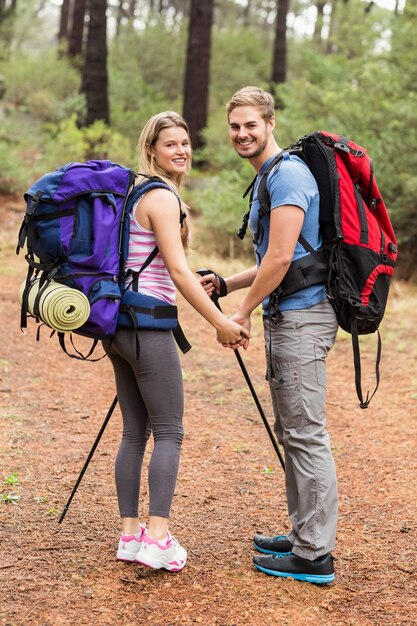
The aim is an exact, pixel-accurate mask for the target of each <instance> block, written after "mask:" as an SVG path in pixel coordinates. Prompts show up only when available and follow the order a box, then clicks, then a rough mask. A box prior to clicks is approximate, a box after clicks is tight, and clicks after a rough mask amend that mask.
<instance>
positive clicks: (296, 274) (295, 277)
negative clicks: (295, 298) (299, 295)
mask: <svg viewBox="0 0 417 626" xmlns="http://www.w3.org/2000/svg"><path fill="white" fill-rule="evenodd" d="M328 275H329V270H328V267H327V263H326V259H325V255H324V251H323V250H314V255H313V254H306V255H305V256H303V257H301V258H300V259H297V260H296V261H294V262H293V263H291V265H290V267H289V268H288V271H287V273H286V274H285V276H284V278H283V280H282V281H281V284H280V285H279V287H278V289H277V290H276V292H277V295H278V297H279V298H286V297H287V296H289V295H291V294H293V293H296V292H297V291H300V290H301V289H305V288H306V287H311V286H312V285H320V284H322V283H326V281H327V279H328Z"/></svg>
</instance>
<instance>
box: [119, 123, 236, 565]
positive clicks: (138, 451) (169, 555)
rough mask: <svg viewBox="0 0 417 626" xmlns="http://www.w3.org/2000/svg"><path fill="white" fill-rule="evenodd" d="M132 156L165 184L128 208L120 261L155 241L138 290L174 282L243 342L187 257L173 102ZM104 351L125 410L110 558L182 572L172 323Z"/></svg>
mask: <svg viewBox="0 0 417 626" xmlns="http://www.w3.org/2000/svg"><path fill="white" fill-rule="evenodd" d="M138 157H139V171H140V172H142V173H144V174H146V175H147V176H158V177H160V178H161V179H163V180H164V181H165V182H166V183H167V184H168V185H169V187H170V188H171V189H172V191H170V190H169V189H161V188H159V189H152V190H150V191H148V192H147V193H145V194H144V195H143V196H141V199H140V200H139V202H138V203H137V204H136V206H135V207H134V209H133V211H132V215H131V223H130V239H129V254H128V259H127V263H126V268H127V269H131V270H133V271H135V270H136V271H137V270H139V269H140V267H141V265H142V263H143V261H144V260H145V259H146V258H147V256H148V255H149V252H150V251H151V250H152V249H153V248H154V247H155V245H157V246H158V250H159V252H158V254H157V256H156V257H155V258H154V259H153V261H152V262H151V263H150V264H149V266H148V267H146V269H145V270H144V271H143V272H142V273H141V275H140V282H139V291H142V292H143V293H145V294H148V295H152V296H154V297H157V298H159V299H161V300H164V301H166V302H167V303H169V304H173V303H174V301H175V293H176V289H178V290H179V291H180V292H181V294H182V295H183V296H184V298H185V299H186V300H187V301H188V302H189V303H190V304H191V306H193V307H194V309H195V310H196V311H197V312H198V313H200V315H201V316H202V317H204V318H205V319H206V320H207V321H208V322H209V323H210V324H211V325H212V326H213V327H214V328H215V330H216V334H217V340H218V341H219V342H220V343H222V344H232V345H235V346H237V345H243V344H245V346H246V343H247V337H248V331H246V329H244V328H243V327H242V326H241V325H239V324H237V323H235V322H233V321H231V320H228V319H226V318H225V317H224V316H223V315H222V314H221V313H220V311H219V310H218V309H217V308H216V307H215V305H214V304H213V303H212V301H211V300H210V298H209V297H208V296H207V294H206V293H205V291H204V289H203V288H202V286H201V284H200V282H199V280H198V279H197V277H196V275H195V274H194V273H193V272H192V271H191V270H190V268H189V267H188V264H187V261H186V256H185V252H184V248H185V247H186V246H187V244H188V238H189V233H188V224H187V218H186V219H185V220H183V223H182V225H181V226H180V219H179V206H178V197H179V193H180V189H181V184H182V182H183V180H184V178H185V176H186V173H187V172H188V171H189V169H190V166H191V157H192V150H191V144H190V137H189V132H188V128H187V124H186V122H185V121H184V119H183V118H182V117H181V116H180V115H178V114H177V113H175V112H173V111H166V112H163V113H159V114H158V115H155V116H153V117H152V118H151V119H149V120H148V122H147V123H146V124H145V127H144V128H143V131H142V133H141V135H140V137H139V142H138ZM181 205H182V207H181V209H182V211H183V212H184V213H187V211H186V207H185V206H184V205H183V203H182V202H181ZM136 332H138V337H139V347H140V350H139V351H137V350H136V342H135V338H134V334H135V333H136ZM245 338H246V339H245ZM138 352H139V354H138ZM109 356H110V359H111V361H112V364H113V368H114V372H115V379H116V388H117V396H118V399H119V403H120V408H121V412H122V416H123V435H122V440H121V444H120V449H119V452H118V454H117V458H116V466H115V478H116V490H117V497H118V504H119V511H120V516H121V526H122V529H121V530H122V532H121V537H120V541H119V546H118V550H117V558H118V559H120V560H125V561H136V562H137V563H141V564H143V565H147V566H149V567H152V568H155V569H160V568H164V569H167V570H169V571H174V572H175V571H180V570H181V569H182V568H183V567H184V565H185V563H186V560H187V552H186V550H185V548H183V547H182V546H181V545H180V544H179V542H178V541H177V540H176V539H175V538H174V537H173V536H172V535H171V534H170V532H169V529H168V521H169V516H170V508H171V503H172V498H173V495H174V490H175V484H176V479H177V473H178V466H179V458H180V448H181V443H182V439H183V408H184V401H183V386H182V376H181V367H180V360H179V356H178V351H177V346H176V344H175V340H174V337H173V335H172V333H171V332H166V331H158V330H139V331H134V330H130V329H124V328H123V329H119V330H118V332H117V334H116V336H115V337H114V339H113V341H112V343H111V345H110V347H109ZM151 432H152V434H153V439H154V448H153V452H152V456H151V459H150V464H149V468H148V482H149V519H148V524H147V525H145V524H144V523H143V522H142V523H141V521H140V519H139V516H138V505H139V489H140V479H141V470H142V462H143V457H144V452H145V447H146V443H147V440H148V437H149V435H150V433H151Z"/></svg>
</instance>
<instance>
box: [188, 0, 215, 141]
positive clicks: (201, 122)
mask: <svg viewBox="0 0 417 626" xmlns="http://www.w3.org/2000/svg"><path fill="white" fill-rule="evenodd" d="M213 9H214V0H200V1H198V0H192V2H191V12H190V23H189V29H188V45H187V60H186V68H185V80H184V108H183V113H184V117H185V119H186V120H187V123H188V126H189V129H190V135H191V142H192V145H193V147H194V149H197V148H199V147H201V146H202V145H203V139H202V137H201V131H202V130H203V128H205V126H206V125H207V115H208V95H209V78H210V55H211V28H212V24H213Z"/></svg>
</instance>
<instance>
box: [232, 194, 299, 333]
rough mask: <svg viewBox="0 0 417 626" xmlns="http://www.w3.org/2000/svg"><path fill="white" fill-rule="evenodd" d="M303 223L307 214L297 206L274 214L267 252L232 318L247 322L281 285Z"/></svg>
mask: <svg viewBox="0 0 417 626" xmlns="http://www.w3.org/2000/svg"><path fill="white" fill-rule="evenodd" d="M303 222H304V211H303V210H302V209H301V208H300V207H298V206H292V205H286V206H280V207H277V208H274V209H273V210H271V215H270V231H269V242H268V249H267V251H266V254H265V256H264V258H263V259H262V263H261V264H260V266H259V268H258V271H257V273H256V275H255V276H254V280H253V282H252V285H251V287H250V289H249V291H248V293H247V294H246V295H245V297H244V299H243V300H242V302H241V304H240V306H239V308H238V310H237V312H236V314H235V315H234V316H233V319H234V320H235V321H237V320H238V319H239V320H242V321H247V320H248V318H249V317H250V315H251V313H252V311H253V310H254V309H256V307H257V306H258V305H259V304H260V303H261V302H262V301H263V300H264V299H265V298H266V297H267V296H269V295H270V294H271V293H272V292H273V291H274V289H276V288H277V287H278V285H279V284H280V283H281V281H282V279H283V278H284V276H285V274H286V273H287V270H288V268H289V266H290V264H291V261H292V258H293V256H294V249H295V245H296V243H297V240H298V237H299V234H300V232H301V228H302V225H303ZM231 278H232V277H231ZM241 323H242V322H241Z"/></svg>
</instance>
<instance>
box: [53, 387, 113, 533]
mask: <svg viewBox="0 0 417 626" xmlns="http://www.w3.org/2000/svg"><path fill="white" fill-rule="evenodd" d="M116 404H117V396H115V397H114V400H113V402H112V403H111V405H110V407H109V410H108V411H107V415H106V417H105V419H104V422H103V424H102V426H101V428H100V430H99V432H98V435H97V437H96V440H95V442H94V443H93V446H92V448H91V450H90V452H89V454H88V457H87V459H86V461H85V463H84V466H83V468H82V470H81V472H80V475H79V476H78V478H77V482H76V483H75V485H74V487H73V490H72V492H71V495H70V497H69V498H68V502H67V503H66V505H65V506H64V509H63V511H62V513H61V517H60V518H59V521H58V524H61V523H62V522H63V520H64V517H65V515H66V513H67V511H68V509H69V506H70V504H71V501H72V499H73V497H74V496H75V492H76V491H77V489H78V487H79V484H80V482H81V481H82V479H83V476H84V474H85V472H86V469H87V467H88V464H89V463H90V461H91V459H92V457H93V454H94V452H95V450H96V448H97V446H98V443H99V441H100V439H101V436H102V434H103V433H104V431H105V429H106V426H107V424H108V422H109V420H110V418H111V416H112V414H113V411H114V409H115V407H116Z"/></svg>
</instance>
